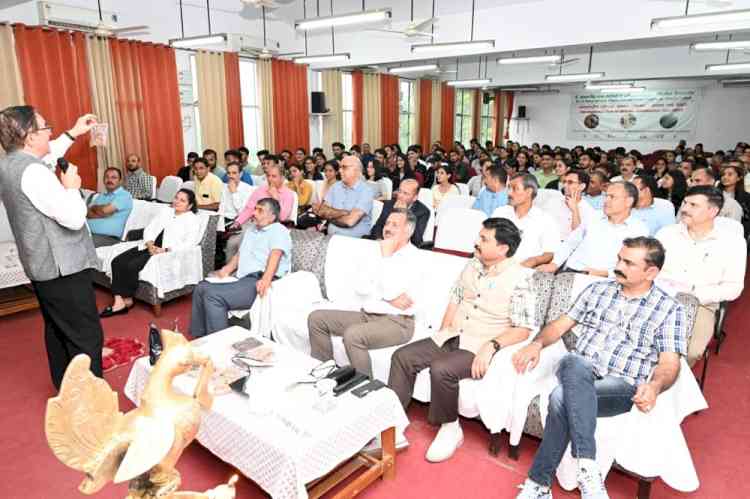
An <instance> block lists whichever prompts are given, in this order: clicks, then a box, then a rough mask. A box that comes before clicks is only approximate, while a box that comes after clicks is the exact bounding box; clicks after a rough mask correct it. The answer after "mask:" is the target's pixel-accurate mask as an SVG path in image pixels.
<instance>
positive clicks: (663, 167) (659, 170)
mask: <svg viewBox="0 0 750 499" xmlns="http://www.w3.org/2000/svg"><path fill="white" fill-rule="evenodd" d="M672 154H674V153H672ZM652 171H653V175H654V178H655V179H656V180H661V178H662V177H664V175H666V173H667V172H668V171H669V163H667V159H665V158H656V161H654V166H653V170H652ZM687 178H690V177H687Z"/></svg>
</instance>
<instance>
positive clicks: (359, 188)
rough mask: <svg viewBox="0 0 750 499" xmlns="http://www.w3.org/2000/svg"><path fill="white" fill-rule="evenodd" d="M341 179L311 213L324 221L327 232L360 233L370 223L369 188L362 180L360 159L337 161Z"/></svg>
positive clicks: (354, 235) (370, 204) (368, 231)
mask: <svg viewBox="0 0 750 499" xmlns="http://www.w3.org/2000/svg"><path fill="white" fill-rule="evenodd" d="M339 173H340V174H341V180H340V181H339V182H336V183H335V184H333V187H331V188H330V189H329V190H328V193H327V194H326V198H325V200H324V201H323V202H322V203H318V204H317V205H313V213H315V214H316V215H318V216H319V217H320V218H322V219H324V220H327V221H328V234H339V235H342V236H350V237H362V236H364V235H365V234H369V233H370V228H371V226H372V218H371V216H370V214H371V213H372V200H373V192H372V189H371V188H370V186H368V185H367V184H366V183H365V182H364V181H363V180H362V163H361V162H360V161H359V158H357V157H356V156H347V157H345V158H344V159H343V160H342V161H341V169H340V170H339Z"/></svg>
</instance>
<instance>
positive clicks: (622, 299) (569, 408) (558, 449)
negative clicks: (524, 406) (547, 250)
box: [513, 237, 688, 499]
mask: <svg viewBox="0 0 750 499" xmlns="http://www.w3.org/2000/svg"><path fill="white" fill-rule="evenodd" d="M664 256H665V252H664V247H663V246H662V245H661V243H660V242H659V241H658V240H656V239H654V238H650V237H635V238H629V239H625V240H624V241H623V247H622V249H621V250H620V252H619V254H618V256H617V265H616V267H615V270H614V275H615V280H604V281H599V282H595V283H593V284H591V285H589V286H588V287H587V288H586V289H584V290H583V292H581V294H580V295H579V296H578V298H577V299H576V300H575V303H574V304H573V306H572V307H571V308H570V310H569V311H568V312H567V313H566V314H564V315H562V316H561V317H560V318H559V319H557V320H555V321H553V322H551V323H550V324H549V325H548V326H547V327H545V328H544V329H543V330H542V332H541V333H540V334H539V335H538V336H537V338H535V340H534V341H532V342H531V343H530V344H529V345H527V346H526V347H524V348H523V349H521V350H519V351H518V352H517V353H516V354H515V355H514V356H513V363H514V365H515V367H516V369H517V370H518V372H519V373H523V372H524V371H526V369H533V368H534V367H535V366H536V364H537V363H538V361H539V355H540V352H541V350H542V348H544V347H545V346H548V345H551V344H552V343H554V342H556V341H557V340H558V339H559V338H560V337H562V335H563V334H564V333H566V332H567V331H568V330H570V329H572V328H575V329H573V331H574V332H575V333H576V336H577V337H578V343H577V344H576V348H575V351H574V352H570V353H569V354H568V355H566V356H565V357H563V359H562V360H561V361H560V365H559V367H558V370H557V377H558V379H559V381H560V384H559V385H558V386H557V387H556V388H555V389H554V391H553V392H552V393H551V395H550V398H549V414H548V416H547V423H546V425H545V428H544V436H543V438H542V443H541V445H540V447H539V450H538V451H537V455H536V457H535V458H534V463H533V465H532V467H531V470H530V471H529V478H528V479H527V480H526V482H525V483H524V487H523V490H522V492H521V493H520V494H519V495H518V498H520V499H549V498H551V493H550V486H551V485H552V477H553V476H554V473H555V470H556V469H557V467H558V465H559V464H560V460H561V459H562V457H563V453H564V452H565V449H566V448H567V446H568V443H571V444H572V454H573V457H574V458H576V459H577V461H578V475H577V479H578V487H579V489H580V490H581V496H582V498H583V499H603V498H608V496H607V491H606V489H605V488H604V481H603V480H602V477H601V475H600V474H599V471H598V468H597V465H596V462H595V458H596V442H595V440H594V430H595V429H596V418H597V417H611V416H616V415H618V414H622V413H625V412H628V411H630V409H631V407H632V405H633V404H635V405H636V407H638V409H640V410H641V411H643V412H649V411H651V410H652V409H653V408H654V405H655V404H656V398H657V396H658V395H659V393H661V392H662V391H664V390H666V389H667V388H669V387H670V386H671V385H672V383H674V381H675V379H677V375H678V374H679V372H680V356H681V355H686V353H687V333H688V331H687V328H688V326H687V322H686V321H687V319H686V316H685V312H684V310H683V309H682V307H681V306H680V304H679V303H678V302H677V301H676V300H675V299H674V298H672V297H670V296H669V295H668V294H667V293H665V292H664V291H663V290H662V289H661V288H659V287H658V286H655V285H654V279H656V276H657V275H658V274H659V271H660V270H661V268H662V266H663V265H664ZM650 375H651V376H652V377H651V379H650V380H649V376H650Z"/></svg>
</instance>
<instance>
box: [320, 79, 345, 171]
mask: <svg viewBox="0 0 750 499" xmlns="http://www.w3.org/2000/svg"><path fill="white" fill-rule="evenodd" d="M321 76H322V81H323V93H324V94H325V98H326V107H327V108H328V114H327V115H326V116H323V144H322V147H323V150H324V151H325V153H326V155H327V156H331V155H333V151H332V150H331V144H332V143H333V142H344V117H343V115H342V109H343V107H344V104H343V96H342V88H341V71H338V70H335V69H333V70H328V71H322V72H321Z"/></svg>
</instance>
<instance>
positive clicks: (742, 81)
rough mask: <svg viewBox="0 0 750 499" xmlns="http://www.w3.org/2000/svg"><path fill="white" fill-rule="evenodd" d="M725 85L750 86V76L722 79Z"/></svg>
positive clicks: (722, 83)
mask: <svg viewBox="0 0 750 499" xmlns="http://www.w3.org/2000/svg"><path fill="white" fill-rule="evenodd" d="M721 85H722V86H723V87H750V78H737V79H734V80H721Z"/></svg>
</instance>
